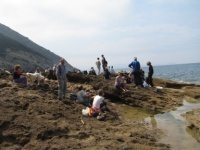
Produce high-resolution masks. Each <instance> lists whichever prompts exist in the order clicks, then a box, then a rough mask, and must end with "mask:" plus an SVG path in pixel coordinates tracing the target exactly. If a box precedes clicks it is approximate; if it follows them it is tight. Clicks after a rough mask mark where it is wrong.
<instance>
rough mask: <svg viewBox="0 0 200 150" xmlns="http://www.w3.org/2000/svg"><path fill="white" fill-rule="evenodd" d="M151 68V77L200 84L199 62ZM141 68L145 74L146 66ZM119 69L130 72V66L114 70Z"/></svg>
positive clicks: (146, 72) (117, 70)
mask: <svg viewBox="0 0 200 150" xmlns="http://www.w3.org/2000/svg"><path fill="white" fill-rule="evenodd" d="M153 68H154V74H153V78H161V79H169V80H172V81H177V82H183V83H194V84H200V63H190V64H177V65H164V66H153ZM142 69H143V70H144V71H145V76H147V74H148V67H142ZM121 70H123V71H126V72H130V71H131V68H118V69H115V71H116V72H119V71H121Z"/></svg>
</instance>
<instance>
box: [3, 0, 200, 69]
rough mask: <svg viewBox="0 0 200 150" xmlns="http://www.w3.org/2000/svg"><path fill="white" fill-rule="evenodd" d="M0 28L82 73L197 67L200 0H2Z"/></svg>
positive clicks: (199, 53) (199, 49) (199, 39)
mask: <svg viewBox="0 0 200 150" xmlns="http://www.w3.org/2000/svg"><path fill="white" fill-rule="evenodd" d="M0 23H2V24H4V25H6V26H8V27H10V28H11V29H13V30H15V31H17V32H19V33H20V34H22V35H24V36H26V37H28V38H29V39H30V40H32V41H34V42H35V43H37V44H39V45H40V46H42V47H44V48H46V49H48V50H50V51H52V52H54V53H55V54H57V55H59V56H61V57H63V58H65V59H66V61H67V62H68V63H70V64H71V65H73V66H74V67H77V68H79V69H82V70H89V69H90V68H91V67H96V65H95V62H96V59H97V57H99V58H101V55H102V54H104V56H105V58H106V60H107V61H108V65H109V66H114V68H126V67H128V64H130V63H131V62H132V61H133V58H134V57H137V58H138V61H139V62H140V64H141V66H146V62H147V61H151V63H152V65H154V66H157V65H169V64H184V63H196V62H200V0H57V1H56V0H0Z"/></svg>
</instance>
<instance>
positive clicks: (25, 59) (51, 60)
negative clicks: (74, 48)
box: [0, 23, 74, 71]
mask: <svg viewBox="0 0 200 150" xmlns="http://www.w3.org/2000/svg"><path fill="white" fill-rule="evenodd" d="M60 58H61V57H60V56H58V55H56V54H54V53H52V52H51V51H49V50H47V49H45V48H43V47H41V46H39V45H37V44H36V43H34V42H32V41H31V40H29V39H28V38H27V37H24V36H23V35H21V34H19V33H18V32H16V31H14V30H12V29H10V28H9V27H7V26H5V25H3V24H1V23H0V67H2V68H8V69H10V68H12V67H13V65H14V64H17V63H20V64H21V65H22V68H24V69H26V70H34V69H35V67H40V68H42V69H45V68H46V67H52V66H53V65H54V64H58V63H59V60H60ZM66 66H67V68H68V69H69V70H70V71H72V70H73V69H74V68H73V67H72V66H71V65H70V64H68V63H66Z"/></svg>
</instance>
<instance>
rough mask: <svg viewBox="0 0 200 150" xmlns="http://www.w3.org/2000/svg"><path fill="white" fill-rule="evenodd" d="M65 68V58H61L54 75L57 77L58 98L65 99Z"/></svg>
mask: <svg viewBox="0 0 200 150" xmlns="http://www.w3.org/2000/svg"><path fill="white" fill-rule="evenodd" d="M66 73H67V71H66V68H65V59H64V58H62V59H61V60H60V64H59V65H58V67H57V69H56V75H57V79H58V99H59V100H62V99H65V95H66V89H67V76H66Z"/></svg>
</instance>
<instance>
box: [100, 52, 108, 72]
mask: <svg viewBox="0 0 200 150" xmlns="http://www.w3.org/2000/svg"><path fill="white" fill-rule="evenodd" d="M101 57H102V67H103V71H105V69H106V68H107V65H108V62H107V61H106V59H105V57H104V55H101Z"/></svg>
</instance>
